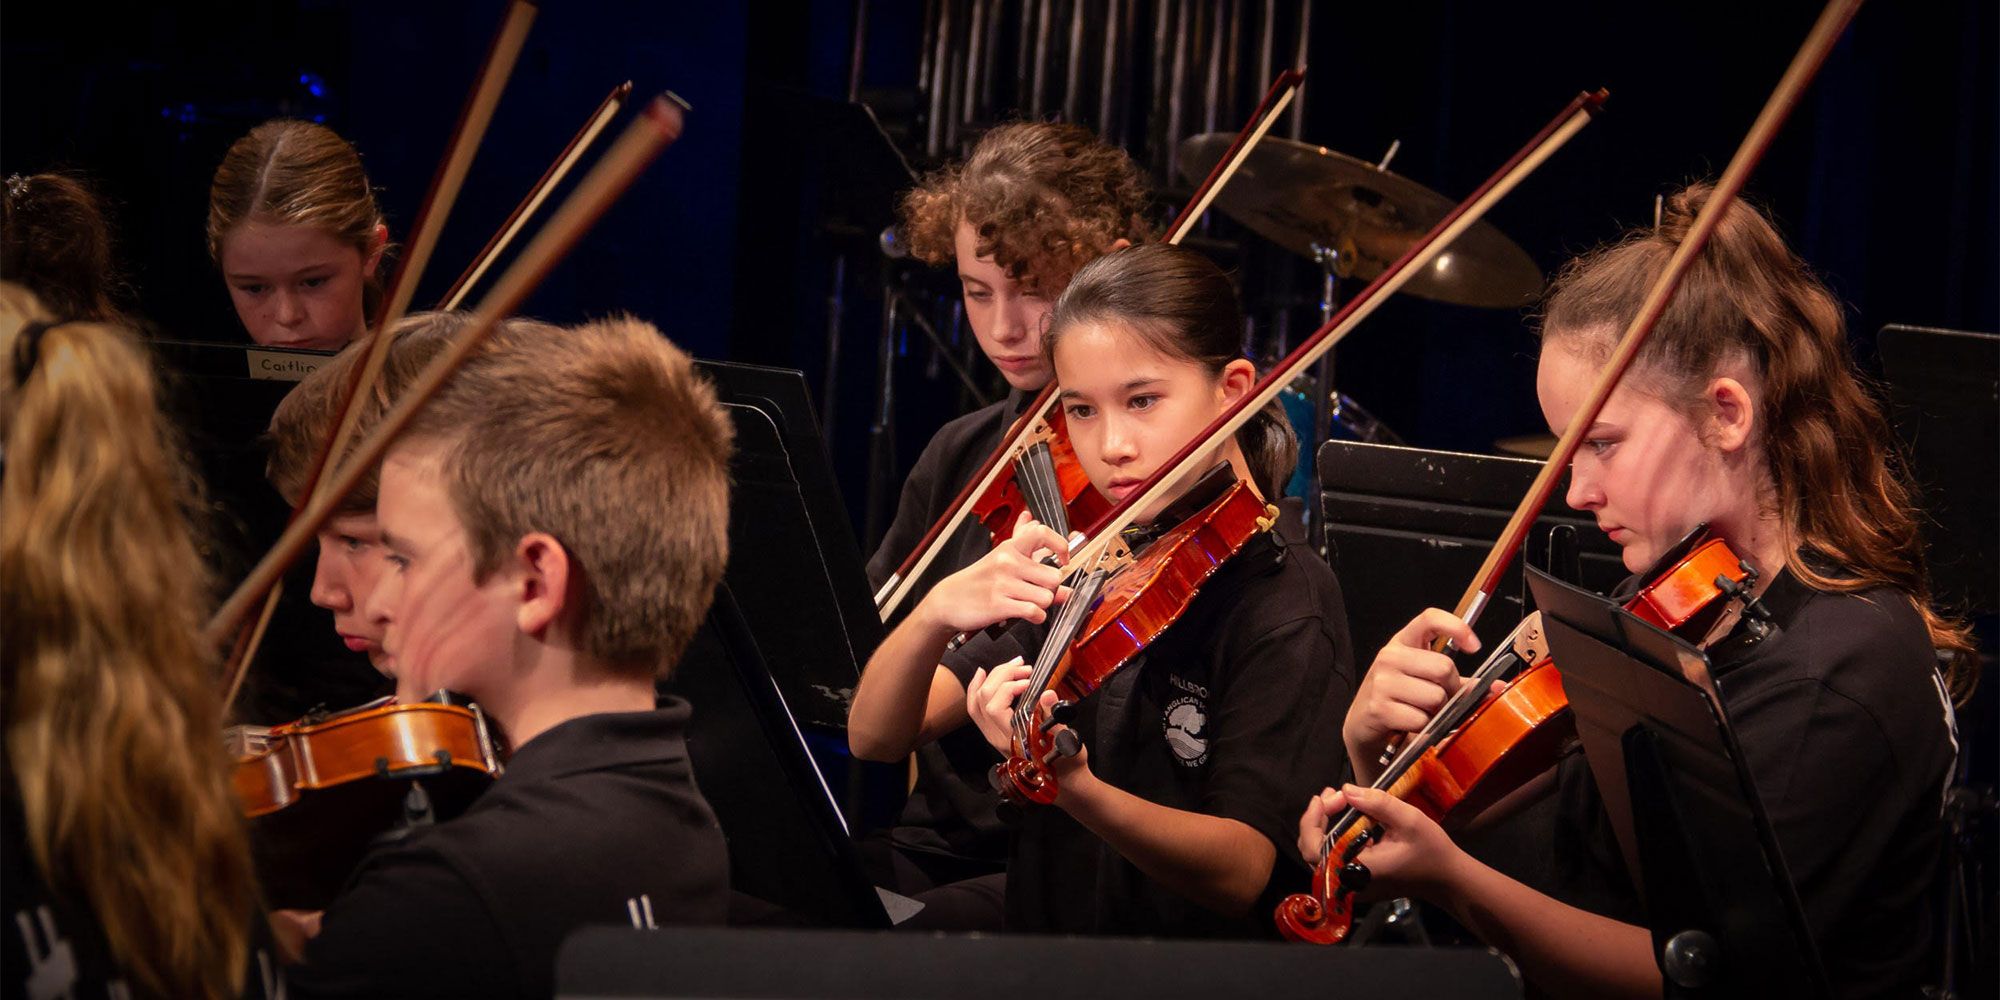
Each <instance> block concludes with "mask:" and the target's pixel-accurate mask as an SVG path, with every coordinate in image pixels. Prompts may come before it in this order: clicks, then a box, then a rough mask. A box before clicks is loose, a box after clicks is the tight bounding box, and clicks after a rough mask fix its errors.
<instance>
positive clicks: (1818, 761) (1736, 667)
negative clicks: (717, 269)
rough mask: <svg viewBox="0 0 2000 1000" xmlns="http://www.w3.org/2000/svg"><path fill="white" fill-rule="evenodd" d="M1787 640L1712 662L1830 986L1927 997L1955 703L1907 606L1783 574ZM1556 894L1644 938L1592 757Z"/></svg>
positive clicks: (1568, 799) (1558, 850) (1770, 595)
mask: <svg viewBox="0 0 2000 1000" xmlns="http://www.w3.org/2000/svg"><path fill="white" fill-rule="evenodd" d="M1763 602H1764V605H1765V606H1766V607H1767V608H1768V609H1769V610H1770V611H1771V614H1772V616H1773V619H1774V622H1775V625H1776V628H1775V630H1774V631H1773V632H1772V633H1771V634H1770V635H1769V636H1768V637H1766V638H1764V639H1763V640H1761V641H1757V640H1753V639H1752V638H1751V637H1750V635H1749V633H1748V632H1747V630H1745V629H1742V628H1738V629H1737V630H1736V631H1735V632H1733V633H1732V634H1730V635H1729V636H1727V637H1725V638H1724V639H1723V640H1722V641H1720V642H1718V643H1716V644H1714V645H1713V646H1711V647H1710V649H1709V650H1708V653H1709V659H1710V661H1711V663H1712V664H1713V666H1714V676H1715V681H1716V686H1717V687H1718V688H1719V689H1720V691H1721V693H1722V700H1723V704H1724V706H1725V708H1726V709H1727V711H1728V713H1729V722H1730V725H1731V727H1732V728H1733V729H1734V730H1735V731H1736V738H1737V743H1738V745H1739V746H1740V747H1741V748H1742V751H1743V756H1744V759H1745V762H1746V764H1747V765H1748V770H1749V772H1750V776H1751V780H1752V781H1753V782H1754V783H1755V784H1756V786H1757V795H1758V798H1760V799H1761V800H1762V801H1763V805H1764V810H1765V812H1766V813H1767V814H1768V815H1769V817H1770V820H1771V825H1772V828H1773V830H1774V831H1775V832H1776V834H1777V838H1778V845H1779V849H1780V850H1781V851H1783V853H1784V857H1785V865H1786V867H1787V868H1789V869H1790V871H1791V875H1792V879H1793V881H1795V882H1796V883H1797V885H1798V892H1799V899H1800V901H1801V902H1802V903H1803V904H1804V906H1805V913H1806V922H1807V924H1808V925H1809V926H1810V927H1811V930H1812V934H1813V937H1814V940H1815V941H1816V942H1817V944H1818V946H1819V956H1820V961H1821V963H1822V964H1823V965H1824V966H1825V968H1826V974H1827V980H1828V982H1829V983H1831V984H1832V986H1833V990H1834V993H1835V994H1836V995H1839V996H1857V997H1858V996H1867V997H1877V996H1914V995H1916V994H1917V990H1918V987H1919V985H1920V984H1922V983H1923V982H1924V981H1925V980H1926V978H1927V977H1929V978H1935V969H1934V967H1933V963H1932V962H1931V961H1930V959H1931V955H1932V951H1931V949H1932V946H1933V945H1934V943H1935V942H1934V938H1935V937H1936V932H1937V929H1938V928H1937V922H1936V920H1935V918H1934V914H1933V913H1932V909H1933V908H1932V906H1931V896H1930V892H1931V889H1932V887H1933V885H1934V884H1935V883H1936V881H1937V877H1938V875H1939V873H1940V872H1941V871H1942V868H1941V866H1942V864H1943V851H1944V823H1943V820H1942V810H1943V806H1944V792H1945V786H1946V783H1947V782H1948V780H1949V778H1950V774H1951V769H1952V763H1953V761H1954V759H1955V757H1956V754H1957V745H1956V736H1955V734H1954V722H1953V716H1952V711H1951V701H1950V698H1949V697H1948V696H1947V695H1946V694H1945V689H1944V685H1943V681H1942V679H1941V678H1940V677H1939V676H1938V673H1937V669H1936V665H1937V659H1936V656H1935V654H1934V653H1933V651H1932V647H1931V642H1930V634H1929V632H1928V631H1927V630H1926V629H1925V627H1924V622H1923V618H1922V616H1921V615H1919V614H1918V612H1917V609H1916V607H1915V606H1914V605H1913V604H1912V603H1911V602H1910V599H1909V597H1908V596H1907V595H1905V594H1903V593H1902V592H1900V591H1896V590H1892V589H1889V588H1881V587H1878V588H1874V589H1870V590H1866V591H1862V592H1859V593H1846V594H1841V593H1828V592H1825V591H1819V590H1814V589H1812V588H1811V587H1809V586H1807V585H1806V584H1805V583H1804V582H1802V581H1800V580H1799V579H1798V578H1797V577H1795V576H1794V575H1792V574H1791V573H1790V572H1781V573H1780V574H1779V575H1778V577H1777V578H1776V579H1774V580H1773V581H1772V582H1771V586H1770V588H1769V590H1768V591H1767V592H1766V593H1765V595H1764V598H1763ZM1557 796H1558V803H1557V809H1556V813H1557V816H1558V819H1557V829H1556V831H1555V837H1554V840H1553V844H1554V851H1555V857H1554V868H1555V875H1556V880H1557V889H1556V893H1555V894H1556V895H1557V896H1558V897H1560V898H1564V899H1565V900H1566V901H1568V902H1571V903H1573V904H1574V905H1577V906H1581V907H1583V908H1585V909H1589V910H1593V911H1596V912H1599V913H1604V914H1606V915H1609V916H1613V917H1617V918H1619V919H1622V920H1625V921H1627V922H1630V923H1636V924H1644V923H1645V922H1646V920H1645V912H1644V910H1643V908H1642V907H1641V906H1640V905H1639V902H1638V896H1637V893H1636V891H1635V890H1634V888H1633V885H1632V881H1631V879H1630V878H1629V877H1628V876H1627V874H1626V871H1625V865H1624V861H1623V858H1622V856H1621V855H1620V853H1619V850H1618V843H1617V840H1616V839H1615V837H1614V835H1613V833H1612V830H1611V822H1610V818H1609V817H1608V816H1607V815H1606V813H1605V809H1604V802H1603V799H1602V797H1601V796H1600V795H1599V793H1598V789H1597V784H1596V781H1595V779H1594V778H1593V777H1592V776H1591V772H1590V768H1589V766H1588V762H1587V761H1586V760H1585V759H1584V756H1583V754H1582V753H1572V754H1571V755H1569V757H1568V758H1566V759H1565V760H1564V761H1563V763H1562V765H1561V767H1560V770H1559V772H1558V782H1557Z"/></svg>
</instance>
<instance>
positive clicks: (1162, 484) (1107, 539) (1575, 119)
mask: <svg viewBox="0 0 2000 1000" xmlns="http://www.w3.org/2000/svg"><path fill="white" fill-rule="evenodd" d="M1609 96H1610V95H1609V92H1608V91H1604V90H1598V91H1597V92H1596V93H1583V94H1578V95H1577V96H1576V97H1575V99H1573V100H1571V101H1570V102H1569V104H1568V106H1566V107H1564V108H1563V110H1562V111H1561V113H1559V114H1557V115H1556V117H1555V119H1554V120H1552V121H1550V122H1549V123H1548V124H1547V125H1545V126H1543V127H1542V130H1541V131H1540V132H1538V133H1536V134H1535V137H1534V138H1533V139H1530V140H1529V141H1528V144H1527V145H1526V146H1524V147H1522V148H1521V150H1520V151H1519V152H1516V153H1515V154H1514V155H1513V157H1512V158H1510V159H1509V160H1508V161H1507V162H1506V163H1504V164H1502V165H1501V167H1500V169H1499V170H1498V171H1497V172H1495V173H1494V174H1493V176H1491V177H1489V178H1487V180H1486V182H1485V183H1484V184H1482V185H1480V186H1479V188H1478V189H1477V190H1476V191H1474V192H1473V193H1472V194H1471V195H1470V196H1469V197H1467V198H1466V200H1464V201H1462V202H1460V203H1459V204H1458V206H1457V207H1455V208H1453V209H1452V210H1451V212H1450V213H1449V214H1447V215H1446V216H1445V217H1444V218H1443V219H1440V220H1438V223H1437V225H1435V226H1433V227H1431V230H1430V232H1428V233H1426V234H1425V235H1424V237H1423V238H1422V239H1420V240H1418V241H1417V242H1416V243H1414V244H1412V245H1411V246H1410V248H1409V249H1408V250H1406V251H1404V253H1403V256H1402V257H1401V258H1400V259H1399V260H1397V261H1396V262H1395V263H1394V264H1392V265H1391V266H1390V267H1389V268H1388V269H1387V270H1385V271H1383V272H1382V273H1381V274H1380V275H1379V276H1377V277H1376V278H1375V280H1374V281H1372V282H1370V283H1369V284H1368V287H1366V288H1363V289H1362V290H1361V293H1360V294H1359V295H1356V296H1355V297H1354V298H1352V299H1350V300H1348V303H1347V305H1346V306H1344V307H1342V308H1341V310H1340V312H1338V313H1335V314H1334V315H1333V317H1332V318H1330V319H1328V320H1327V321H1326V323H1325V324H1324V325H1322V326H1321V327H1320V328H1319V329H1318V330H1316V331H1314V332H1313V334H1312V335H1311V336H1309V337H1307V338H1306V339H1305V340H1304V341H1302V342H1301V343H1300V344H1299V346H1298V347H1297V348H1296V349H1294V350H1293V351H1292V353H1291V354H1289V355H1287V356H1286V357H1285V359H1284V360H1283V361H1280V362H1278V364H1276V365H1275V366H1273V367H1272V368H1271V370H1270V371H1268V372H1266V373H1264V377H1263V378H1261V379H1259V380H1258V381H1257V383H1256V385H1255V386H1253V387H1252V388H1251V391H1250V392H1248V393H1246V394H1244V396H1243V398H1241V399H1239V400H1237V401H1236V402H1235V403H1234V404H1231V406H1230V407H1229V408H1228V409H1227V410H1224V411H1223V412H1222V413H1221V414H1220V415H1218V416H1217V417H1216V418H1215V419H1214V420H1213V421H1211V422H1210V423H1209V425H1208V427H1207V428H1205V429H1204V430H1203V431H1202V432H1201V433H1199V434H1197V435H1195V436H1194V438H1193V439H1191V440H1190V441H1188V443H1187V444H1186V445H1184V446H1182V448H1181V450H1180V451H1178V452H1176V453H1175V454H1174V456H1173V457H1172V458H1171V459H1169V460H1168V461H1167V462H1166V463H1165V464H1163V465H1161V466H1160V467H1159V468H1158V469H1156V470H1154V472H1153V474H1152V475H1151V476H1150V477H1148V478H1147V479H1146V481H1145V482H1144V483H1142V484H1141V485H1140V487H1139V488H1138V489H1136V490H1134V491H1132V492H1131V493H1129V494H1126V497H1125V499H1124V500H1122V501H1120V502H1119V503H1118V505H1117V506H1115V507H1113V508H1112V509H1111V510H1110V511H1108V512H1106V513H1105V514H1104V516H1103V517H1101V518H1099V519H1098V522H1097V523H1096V524H1094V525H1092V526H1091V527H1090V529H1089V530H1088V531H1087V532H1086V535H1087V540H1086V541H1085V542H1084V543H1083V544H1082V545H1080V546H1078V547H1077V548H1076V549H1073V550H1071V552H1070V559H1069V562H1067V563H1065V564H1064V565H1063V568H1062V572H1063V576H1064V578H1065V579H1066V578H1068V577H1069V576H1071V575H1072V574H1073V573H1074V572H1075V568H1076V567H1077V566H1078V565H1080V564H1082V563H1083V562H1085V561H1086V560H1087V559H1089V558H1091V557H1092V556H1093V555H1094V553H1095V552H1096V550H1097V549H1098V548H1100V547H1102V546H1105V545H1109V544H1110V543H1111V540H1112V539H1115V538H1117V537H1118V533H1119V532H1121V531H1123V530H1124V529H1125V527H1126V526H1127V525H1129V524H1131V523H1132V521H1133V520H1134V519H1135V518H1136V517H1138V514H1139V511H1141V510H1143V509H1145V508H1146V507H1147V506H1149V505H1151V504H1153V503H1155V502H1157V501H1158V500H1160V499H1162V498H1163V497H1165V496H1167V495H1168V494H1169V493H1170V492H1171V491H1173V490H1175V489H1177V488H1178V487H1179V485H1180V482H1181V480H1183V479H1185V478H1186V477H1187V476H1188V474H1189V473H1190V472H1192V471H1193V470H1195V469H1197V468H1199V467H1200V466H1199V465H1198V463H1197V462H1196V461H1195V459H1196V457H1197V456H1199V455H1201V454H1204V453H1206V452H1208V451H1209V450H1211V449H1213V448H1214V447H1216V445H1217V444H1218V443H1219V442H1222V441H1226V440H1227V439H1228V435H1231V434H1234V433H1236V431H1237V429H1238V428H1240V427H1242V426H1243V425H1244V424H1246V423H1248V422H1249V421H1250V419H1251V418H1252V417H1253V416H1255V415H1256V414H1257V411H1258V410H1260V409H1262V408H1263V407H1264V406H1266V405H1268V404H1269V403H1270V402H1271V400H1273V399H1276V398H1277V397H1278V393H1280V392H1281V391H1283V390H1284V387H1285V386H1286V385H1288V384H1289V383H1290V382H1291V380H1292V378H1293V377H1294V376H1296V375H1297V374H1298V373H1300V372H1302V371H1304V370H1305V369H1306V368H1307V367H1308V366H1310V365H1311V364H1312V363H1313V362H1315V361H1317V360H1319V358H1320V356H1321V355H1323V354H1325V353H1326V352H1327V351H1329V350H1332V349H1333V346H1334V345H1335V344H1337V343H1339V342H1340V340H1341V338H1343V337H1345V336H1347V335H1348V334H1349V333H1352V332H1353V331H1354V328H1355V327H1357V326H1359V325H1360V324H1361V322H1362V321H1363V320H1365V319H1367V318H1368V317H1369V315H1371V314H1372V313H1374V311H1375V310H1376V308H1378V307H1379V306H1381V304H1382V303H1383V302H1385V301H1387V300H1388V298H1389V296H1390V295H1393V294H1395V292H1396V291H1397V290H1398V289H1400V288H1402V287H1403V285H1404V284H1406V283H1408V282H1409V281H1410V279H1412V278H1414V277H1416V275H1417V273H1418V272H1419V271H1420V270H1421V269H1422V268H1424V267H1426V266H1428V265H1429V264H1430V263H1431V261H1433V260H1435V259H1436V258H1437V257H1438V255H1439V254H1442V253H1443V252H1444V251H1445V250H1446V249H1448V248H1449V247H1450V246H1451V244H1452V241H1453V240H1456V239H1457V238H1458V237H1459V236H1460V235H1461V234H1463V233H1464V232H1465V231H1466V230H1467V229H1469V228H1471V227H1472V226H1473V225H1474V224H1475V223H1477V222H1478V221H1479V220H1480V218H1481V217H1483V216H1484V215H1485V214H1486V212H1487V210H1488V209H1491V208H1492V207H1493V206H1494V205H1495V204H1496V203H1498V202H1499V201H1500V199H1501V198H1504V197H1506V195H1507V194H1508V193H1509V192H1511V191H1512V190H1514V188H1515V187H1516V186H1518V185H1519V184H1520V183H1521V182H1522V181H1523V180H1526V179H1527V177H1528V175H1530V174H1532V173H1534V172H1535V170H1536V168H1538V167H1540V166H1541V165H1542V163H1543V162H1544V161H1546V160H1547V159H1548V158H1549V157H1551V156H1553V155H1555V152H1556V151H1557V150H1558V149H1561V148H1562V146H1563V145H1564V144H1565V143H1567V142H1568V141H1569V140H1570V139H1571V137H1573V136H1575V135H1576V133H1577V132H1579V131H1581V130H1582V129H1583V127H1584V126H1585V125H1587V124H1589V123H1590V120H1591V117H1592V116H1593V115H1594V114H1595V113H1596V112H1597V110H1598V109H1599V108H1600V107H1602V106H1603V104H1604V101H1605V99H1606V98H1607V97H1609Z"/></svg>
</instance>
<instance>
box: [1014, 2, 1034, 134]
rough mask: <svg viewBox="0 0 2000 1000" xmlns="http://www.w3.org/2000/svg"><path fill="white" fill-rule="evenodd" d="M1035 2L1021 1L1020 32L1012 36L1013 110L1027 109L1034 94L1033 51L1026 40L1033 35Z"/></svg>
mask: <svg viewBox="0 0 2000 1000" xmlns="http://www.w3.org/2000/svg"><path fill="white" fill-rule="evenodd" d="M1036 3H1037V0H1021V31H1020V33H1019V34H1017V35H1015V36H1014V110H1015V111H1017V112H1018V111H1020V110H1022V109H1023V108H1025V107H1027V104H1028V99H1029V98H1030V97H1031V96H1032V95H1033V94H1034V82H1033V73H1034V67H1033V66H1032V65H1030V64H1031V63H1032V62H1033V61H1034V57H1035V50H1034V48H1033V47H1031V46H1030V45H1029V44H1028V39H1030V38H1032V37H1034V34H1035V4H1036Z"/></svg>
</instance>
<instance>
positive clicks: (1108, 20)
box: [1096, 0, 1120, 143]
mask: <svg viewBox="0 0 2000 1000" xmlns="http://www.w3.org/2000/svg"><path fill="white" fill-rule="evenodd" d="M1108 6H1109V9H1107V10H1106V11H1105V12H1104V14H1105V17H1104V65H1103V66H1102V67H1100V69H1099V72H1098V74H1097V122H1096V125H1097V134H1098V135H1100V136H1103V137H1104V141H1105V142H1109V143H1116V142H1117V139H1115V138H1114V137H1113V134H1112V128H1111V124H1112V122H1111V106H1112V102H1111V94H1112V90H1113V88H1115V87H1116V86H1117V85H1118V27H1119V24H1118V19H1119V16H1120V15H1119V3H1118V0H1108Z"/></svg>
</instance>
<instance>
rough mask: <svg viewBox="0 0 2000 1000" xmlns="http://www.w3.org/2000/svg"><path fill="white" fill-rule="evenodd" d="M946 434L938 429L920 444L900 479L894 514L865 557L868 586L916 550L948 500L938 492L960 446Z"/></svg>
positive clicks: (880, 581) (885, 576)
mask: <svg viewBox="0 0 2000 1000" xmlns="http://www.w3.org/2000/svg"><path fill="white" fill-rule="evenodd" d="M946 437H947V435H946V434H944V433H942V432H940V433H938V434H936V435H934V436H932V438H931V440H930V443H929V444H926V445H924V453H923V454H921V455H919V456H917V464H916V465H915V466H912V467H911V469H910V476H909V478H908V479H905V480H903V492H902V495H901V496H900V497H898V498H897V500H896V516H895V518H894V519H892V520H891V521H890V522H889V530H888V531H887V532H886V533H885V534H883V536H882V541H881V544H879V545H877V546H875V554H874V555H872V556H869V557H868V586H869V587H870V588H871V589H874V590H880V589H882V584H883V583H884V582H885V581H887V580H888V579H889V575H890V574H892V573H894V572H896V568H897V567H898V566H901V565H902V564H903V560H905V559H908V558H909V557H910V553H911V552H914V551H916V548H917V543H918V542H919V541H922V540H923V537H924V532H926V531H929V530H930V527H931V524H932V523H933V522H935V521H936V520H937V519H938V518H939V517H940V516H941V515H942V514H943V511H942V510H940V509H939V508H941V507H943V506H944V505H945V504H946V503H947V502H949V501H950V500H951V497H950V496H943V497H940V496H939V495H938V494H939V493H940V492H942V491H943V490H945V489H947V488H950V484H948V483H945V482H944V481H943V480H944V476H945V466H946V465H947V464H949V462H950V460H951V457H952V454H951V453H952V452H954V451H956V450H958V448H960V447H963V442H954V441H947V440H945V438H946Z"/></svg>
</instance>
